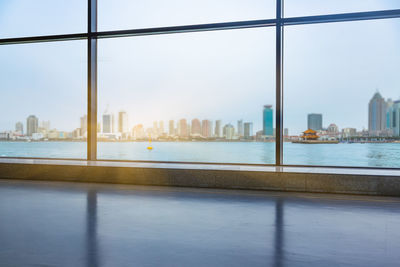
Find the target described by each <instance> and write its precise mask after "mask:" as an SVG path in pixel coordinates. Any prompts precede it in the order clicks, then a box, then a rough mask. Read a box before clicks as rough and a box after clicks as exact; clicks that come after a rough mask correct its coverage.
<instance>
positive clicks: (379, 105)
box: [368, 92, 387, 135]
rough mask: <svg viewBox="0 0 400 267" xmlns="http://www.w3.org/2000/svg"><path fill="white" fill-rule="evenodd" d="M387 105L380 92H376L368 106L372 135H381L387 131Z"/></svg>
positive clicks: (370, 132) (369, 128) (369, 126)
mask: <svg viewBox="0 0 400 267" xmlns="http://www.w3.org/2000/svg"><path fill="white" fill-rule="evenodd" d="M386 110H387V104H386V101H385V99H384V98H383V97H382V96H381V94H380V93H379V92H376V93H375V94H374V96H373V97H372V99H371V100H370V101H369V105H368V131H369V134H371V135H379V134H380V133H381V132H382V131H384V130H385V129H386Z"/></svg>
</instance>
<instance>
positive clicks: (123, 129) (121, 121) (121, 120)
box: [118, 111, 129, 133]
mask: <svg viewBox="0 0 400 267" xmlns="http://www.w3.org/2000/svg"><path fill="white" fill-rule="evenodd" d="M128 128H129V127H128V113H126V112H125V111H120V112H118V132H119V133H127V132H128V131H129V129H128Z"/></svg>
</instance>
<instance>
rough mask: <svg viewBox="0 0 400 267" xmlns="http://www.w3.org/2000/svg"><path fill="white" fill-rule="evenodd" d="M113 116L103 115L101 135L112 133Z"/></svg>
mask: <svg viewBox="0 0 400 267" xmlns="http://www.w3.org/2000/svg"><path fill="white" fill-rule="evenodd" d="M113 131H114V116H113V115H112V114H103V133H113Z"/></svg>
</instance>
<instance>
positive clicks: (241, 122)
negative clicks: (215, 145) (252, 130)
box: [237, 120, 244, 137]
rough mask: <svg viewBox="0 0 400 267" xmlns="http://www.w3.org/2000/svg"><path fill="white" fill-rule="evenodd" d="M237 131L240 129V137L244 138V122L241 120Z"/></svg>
mask: <svg viewBox="0 0 400 267" xmlns="http://www.w3.org/2000/svg"><path fill="white" fill-rule="evenodd" d="M237 129H238V132H237V134H238V136H239V137H243V136H244V129H243V120H239V121H238V122H237Z"/></svg>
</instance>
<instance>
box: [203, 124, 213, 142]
mask: <svg viewBox="0 0 400 267" xmlns="http://www.w3.org/2000/svg"><path fill="white" fill-rule="evenodd" d="M201 135H202V136H203V137H205V138H208V137H212V122H211V121H210V120H202V122H201Z"/></svg>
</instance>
